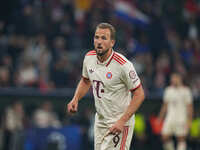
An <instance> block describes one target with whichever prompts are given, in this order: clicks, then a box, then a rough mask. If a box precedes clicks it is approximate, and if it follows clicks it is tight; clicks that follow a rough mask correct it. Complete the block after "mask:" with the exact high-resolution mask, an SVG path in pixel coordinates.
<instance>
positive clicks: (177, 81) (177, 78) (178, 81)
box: [171, 74, 182, 86]
mask: <svg viewBox="0 0 200 150" xmlns="http://www.w3.org/2000/svg"><path fill="white" fill-rule="evenodd" d="M181 82H182V81H181V77H180V76H179V75H177V74H173V75H172V76H171V84H172V85H174V86H178V85H180V84H181Z"/></svg>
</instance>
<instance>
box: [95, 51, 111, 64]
mask: <svg viewBox="0 0 200 150" xmlns="http://www.w3.org/2000/svg"><path fill="white" fill-rule="evenodd" d="M111 54H112V48H111V49H109V51H108V52H107V53H106V54H105V55H103V56H97V58H98V60H99V61H100V62H101V63H102V62H104V61H106V60H107V59H108V58H109V57H110V55H111Z"/></svg>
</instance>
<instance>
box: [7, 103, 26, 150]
mask: <svg viewBox="0 0 200 150" xmlns="http://www.w3.org/2000/svg"><path fill="white" fill-rule="evenodd" d="M24 121H25V114H24V108H23V105H22V103H21V102H19V101H15V102H14V103H13V104H12V105H11V106H8V108H7V109H6V112H5V125H4V126H5V127H4V128H5V130H4V146H3V150H21V149H22V147H21V146H22V143H23V136H24V135H23V129H24V127H25V124H24V123H25V122H24Z"/></svg>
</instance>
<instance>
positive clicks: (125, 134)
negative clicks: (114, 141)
mask: <svg viewBox="0 0 200 150" xmlns="http://www.w3.org/2000/svg"><path fill="white" fill-rule="evenodd" d="M127 136H128V126H125V127H124V131H123V135H122V142H121V146H120V150H125V145H126V139H127Z"/></svg>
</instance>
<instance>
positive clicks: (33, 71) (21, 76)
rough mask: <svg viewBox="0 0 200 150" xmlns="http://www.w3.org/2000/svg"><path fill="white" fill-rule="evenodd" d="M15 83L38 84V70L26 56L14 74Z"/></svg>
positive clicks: (22, 84)
mask: <svg viewBox="0 0 200 150" xmlns="http://www.w3.org/2000/svg"><path fill="white" fill-rule="evenodd" d="M15 84H16V86H18V87H20V86H22V87H23V86H24V87H26V86H30V87H37V86H38V70H37V68H36V67H35V66H34V64H33V62H32V61H31V60H29V59H28V58H26V59H25V60H24V61H23V64H21V66H20V67H19V70H18V72H17V74H16V80H15Z"/></svg>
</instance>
